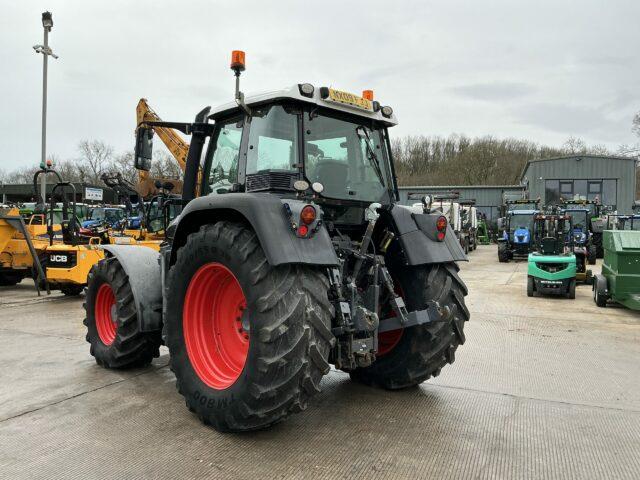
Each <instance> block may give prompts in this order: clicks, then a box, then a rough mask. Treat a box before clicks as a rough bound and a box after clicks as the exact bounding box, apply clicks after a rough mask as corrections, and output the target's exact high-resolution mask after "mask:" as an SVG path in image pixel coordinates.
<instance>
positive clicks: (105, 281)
mask: <svg viewBox="0 0 640 480" xmlns="http://www.w3.org/2000/svg"><path fill="white" fill-rule="evenodd" d="M83 306H84V309H85V311H86V314H87V316H86V318H85V319H84V325H85V326H86V327H87V336H86V340H87V342H89V343H90V344H91V348H90V352H91V355H93V356H94V357H95V359H96V363H97V364H98V365H102V366H103V367H106V368H131V367H139V366H143V365H147V364H148V363H150V362H151V360H153V359H154V358H156V357H158V356H159V354H160V350H159V348H160V334H159V332H141V331H140V328H139V324H138V314H137V310H136V306H135V303H134V300H133V292H132V290H131V285H130V284H129V277H128V276H127V274H126V273H125V271H124V269H123V268H122V265H121V264H120V262H119V261H118V260H117V259H116V258H105V259H103V260H100V261H99V262H98V263H97V264H96V265H94V266H93V267H91V270H90V272H89V275H88V277H87V296H86V298H85V303H84V305H83Z"/></svg>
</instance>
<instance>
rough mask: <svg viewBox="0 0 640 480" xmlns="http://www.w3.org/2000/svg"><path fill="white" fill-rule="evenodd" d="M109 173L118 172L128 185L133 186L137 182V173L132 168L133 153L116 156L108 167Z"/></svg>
mask: <svg viewBox="0 0 640 480" xmlns="http://www.w3.org/2000/svg"><path fill="white" fill-rule="evenodd" d="M109 170H110V172H109V173H116V172H119V173H120V174H122V177H123V178H124V179H125V180H126V181H128V182H129V183H133V184H135V183H136V182H137V181H138V171H137V170H136V169H135V167H134V166H133V152H132V151H127V152H124V153H121V154H120V155H116V156H115V157H114V158H113V161H112V162H111V164H110V166H109Z"/></svg>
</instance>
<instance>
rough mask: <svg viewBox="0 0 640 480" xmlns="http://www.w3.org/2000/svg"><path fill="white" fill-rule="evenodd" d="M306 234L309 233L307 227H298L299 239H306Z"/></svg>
mask: <svg viewBox="0 0 640 480" xmlns="http://www.w3.org/2000/svg"><path fill="white" fill-rule="evenodd" d="M308 233H309V227H307V226H306V225H300V226H299V227H298V236H299V237H306V236H307V234H308Z"/></svg>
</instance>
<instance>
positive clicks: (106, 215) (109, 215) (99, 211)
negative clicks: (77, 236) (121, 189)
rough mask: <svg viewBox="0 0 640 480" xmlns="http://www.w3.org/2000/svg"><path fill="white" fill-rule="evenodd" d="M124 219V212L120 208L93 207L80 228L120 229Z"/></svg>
mask: <svg viewBox="0 0 640 480" xmlns="http://www.w3.org/2000/svg"><path fill="white" fill-rule="evenodd" d="M124 219H125V215H124V210H123V209H122V208H120V207H94V208H92V209H91V210H90V211H89V217H88V219H87V220H85V221H84V222H82V228H92V227H97V226H99V225H104V226H106V227H109V228H120V227H121V226H122V223H123V221H124Z"/></svg>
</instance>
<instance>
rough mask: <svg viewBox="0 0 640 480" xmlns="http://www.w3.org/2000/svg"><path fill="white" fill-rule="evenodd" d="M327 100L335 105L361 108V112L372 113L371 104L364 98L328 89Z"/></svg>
mask: <svg viewBox="0 0 640 480" xmlns="http://www.w3.org/2000/svg"><path fill="white" fill-rule="evenodd" d="M328 100H331V101H332V102H336V103H342V104H344V105H350V106H352V107H356V108H361V109H362V110H368V111H369V112H372V111H373V104H372V103H371V101H370V100H367V99H366V98H362V97H359V96H358V95H354V94H353V93H349V92H343V91H341V90H334V89H333V88H330V89H329V97H328Z"/></svg>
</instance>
